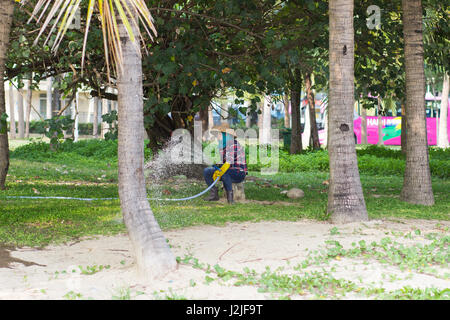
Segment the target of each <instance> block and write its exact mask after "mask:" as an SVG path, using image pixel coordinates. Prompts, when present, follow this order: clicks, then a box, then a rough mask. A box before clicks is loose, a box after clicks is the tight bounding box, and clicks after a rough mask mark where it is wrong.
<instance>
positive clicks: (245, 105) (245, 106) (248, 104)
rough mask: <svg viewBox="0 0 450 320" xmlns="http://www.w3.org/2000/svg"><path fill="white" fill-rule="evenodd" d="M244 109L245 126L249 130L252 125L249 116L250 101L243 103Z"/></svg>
mask: <svg viewBox="0 0 450 320" xmlns="http://www.w3.org/2000/svg"><path fill="white" fill-rule="evenodd" d="M244 108H247V111H246V113H247V116H246V117H245V126H246V127H247V128H250V126H251V124H252V122H251V120H252V118H251V114H250V101H248V100H245V101H244Z"/></svg>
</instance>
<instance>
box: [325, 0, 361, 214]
mask: <svg viewBox="0 0 450 320" xmlns="http://www.w3.org/2000/svg"><path fill="white" fill-rule="evenodd" d="M329 16H330V45H329V48H330V53H329V55H330V88H329V92H330V95H329V105H328V107H329V108H328V110H329V129H328V130H329V136H328V153H329V157H330V179H329V182H330V184H329V190H328V214H330V215H331V221H332V222H333V223H347V222H355V221H365V220H368V215H367V210H366V204H365V201H364V196H363V191H362V187H361V181H360V178H359V171H358V161H357V158H356V150H355V140H354V136H353V106H354V29H353V1H352V0H330V2H329Z"/></svg>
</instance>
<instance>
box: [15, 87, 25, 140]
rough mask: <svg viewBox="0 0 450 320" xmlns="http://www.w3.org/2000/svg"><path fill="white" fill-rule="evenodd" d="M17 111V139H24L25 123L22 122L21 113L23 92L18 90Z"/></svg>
mask: <svg viewBox="0 0 450 320" xmlns="http://www.w3.org/2000/svg"><path fill="white" fill-rule="evenodd" d="M17 93H18V94H17V109H18V111H19V112H18V122H19V124H18V127H19V130H18V131H19V138H21V139H23V138H25V122H24V112H23V90H22V89H19V90H18V92H17Z"/></svg>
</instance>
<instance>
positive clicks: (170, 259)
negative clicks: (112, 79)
mask: <svg viewBox="0 0 450 320" xmlns="http://www.w3.org/2000/svg"><path fill="white" fill-rule="evenodd" d="M132 26H133V29H134V30H133V32H134V34H137V30H136V29H135V27H134V25H133V24H132ZM120 36H121V43H122V52H123V63H124V66H123V70H126V72H123V73H121V74H120V75H119V77H118V80H117V89H118V104H119V112H118V117H119V137H118V154H119V158H118V161H119V197H120V204H121V208H122V212H123V215H124V221H125V224H126V226H127V230H128V234H129V237H130V240H131V243H132V245H133V248H134V253H135V256H136V261H137V267H138V270H139V274H141V275H143V276H144V277H145V278H147V279H154V278H160V277H162V276H164V275H165V274H167V273H169V272H171V271H174V270H175V269H176V267H177V263H176V260H175V257H174V256H173V254H172V252H171V250H170V248H169V245H168V243H167V242H166V239H165V237H164V235H163V233H162V231H161V229H160V227H159V225H158V222H157V221H156V219H155V217H154V215H153V212H152V209H151V208H150V204H149V202H148V200H147V191H146V188H145V178H144V107H143V91H142V65H141V56H140V52H139V49H138V46H136V45H135V44H134V43H132V42H131V40H130V39H129V38H128V36H127V32H126V30H125V27H124V25H123V24H120Z"/></svg>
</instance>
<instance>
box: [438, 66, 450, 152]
mask: <svg viewBox="0 0 450 320" xmlns="http://www.w3.org/2000/svg"><path fill="white" fill-rule="evenodd" d="M448 93H449V76H448V74H445V75H444V84H443V88H442V94H441V115H440V118H439V122H440V123H439V134H438V141H437V145H438V147H440V148H448V147H449V142H448V131H447V117H448V106H449V103H448V102H449V101H448ZM436 122H438V119H436Z"/></svg>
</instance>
